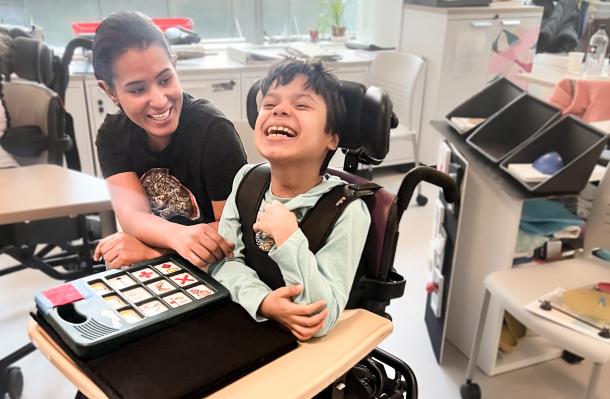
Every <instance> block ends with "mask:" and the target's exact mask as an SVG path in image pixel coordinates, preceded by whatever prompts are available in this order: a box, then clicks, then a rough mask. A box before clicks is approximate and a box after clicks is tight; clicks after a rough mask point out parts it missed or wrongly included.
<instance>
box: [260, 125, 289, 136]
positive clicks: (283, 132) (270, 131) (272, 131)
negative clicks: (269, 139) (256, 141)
mask: <svg viewBox="0 0 610 399" xmlns="http://www.w3.org/2000/svg"><path fill="white" fill-rule="evenodd" d="M296 135H297V134H296V133H295V131H294V130H292V129H290V128H289V127H286V126H269V127H268V128H267V130H265V136H285V137H296Z"/></svg>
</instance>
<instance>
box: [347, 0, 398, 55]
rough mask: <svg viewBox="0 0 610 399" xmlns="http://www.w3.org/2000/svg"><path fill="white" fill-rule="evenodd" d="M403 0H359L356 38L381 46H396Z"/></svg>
mask: <svg viewBox="0 0 610 399" xmlns="http://www.w3.org/2000/svg"><path fill="white" fill-rule="evenodd" d="M402 5H403V0H360V2H359V4H358V29H357V32H358V40H360V41H362V42H365V43H372V44H376V45H378V46H382V47H396V48H398V44H399V41H400V27H401V22H402Z"/></svg>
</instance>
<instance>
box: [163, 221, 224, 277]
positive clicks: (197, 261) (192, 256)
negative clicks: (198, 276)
mask: <svg viewBox="0 0 610 399" xmlns="http://www.w3.org/2000/svg"><path fill="white" fill-rule="evenodd" d="M168 234H170V244H171V247H172V249H173V250H174V251H176V252H178V254H180V256H182V257H183V258H184V259H186V260H188V261H189V262H191V263H192V264H194V265H195V266H197V267H200V268H203V267H207V266H209V265H211V264H212V263H215V262H217V261H219V260H221V259H224V258H225V257H227V256H228V257H233V248H235V245H234V244H232V243H230V242H229V241H227V240H225V239H224V238H222V236H221V235H220V234H218V232H217V231H216V230H214V228H213V227H211V226H209V225H207V224H205V223H201V224H195V225H192V226H182V225H176V228H175V229H172V230H171V231H168Z"/></svg>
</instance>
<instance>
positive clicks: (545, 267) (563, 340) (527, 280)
mask: <svg viewBox="0 0 610 399" xmlns="http://www.w3.org/2000/svg"><path fill="white" fill-rule="evenodd" d="M608 225H610V173H608V172H606V175H605V176H604V178H603V180H602V182H601V183H600V185H599V187H598V190H597V193H596V196H595V199H594V201H593V207H592V209H591V213H590V215H589V218H588V220H587V224H586V226H585V228H584V229H583V231H584V245H583V247H584V248H583V250H582V252H581V253H580V254H578V256H576V257H575V258H574V259H567V260H560V261H556V262H547V263H545V264H542V265H527V266H524V267H516V268H513V269H509V270H503V271H499V272H495V273H492V274H490V275H488V276H487V277H486V278H485V280H484V285H485V296H484V297H483V305H482V308H481V314H480V315H479V321H478V324H477V328H476V330H475V331H476V332H475V337H474V339H473V343H472V347H471V351H470V357H469V360H468V367H467V369H466V381H465V383H464V384H463V385H462V386H461V388H460V394H461V397H462V399H478V398H480V397H481V389H480V387H479V386H478V384H476V383H474V382H473V381H472V378H473V375H474V366H475V363H476V361H477V358H478V354H479V348H480V345H479V344H480V341H481V337H482V335H483V330H484V327H485V318H486V315H487V310H488V308H489V302H490V299H491V297H492V296H493V298H494V299H495V300H497V301H499V303H500V305H502V306H503V307H504V309H505V310H506V311H508V312H510V313H511V314H512V315H513V316H514V317H515V318H516V319H517V320H519V321H520V322H521V323H522V324H524V325H525V326H526V327H527V328H528V329H529V330H531V331H534V332H535V333H536V334H538V335H540V336H542V337H544V338H546V339H548V340H549V341H550V342H551V343H553V344H555V345H557V346H559V347H560V348H563V349H565V350H567V351H569V352H571V353H573V354H576V355H578V356H582V357H584V358H586V359H589V360H591V361H592V362H593V369H592V370H591V376H590V378H589V383H588V384H587V387H586V390H585V394H584V398H585V399H591V398H593V395H594V394H595V388H596V385H597V383H598V380H599V375H600V372H601V367H602V365H603V364H604V363H607V362H608V361H610V345H609V343H608V342H602V341H600V340H599V339H597V338H594V337H590V336H587V335H585V334H582V333H579V332H577V331H575V330H572V329H570V328H568V327H565V326H562V325H560V324H557V323H554V322H552V321H549V320H547V319H545V318H543V317H540V316H538V315H536V314H534V313H531V312H530V311H528V310H527V309H526V308H525V306H526V305H527V304H529V303H531V302H533V301H535V300H537V299H538V298H540V297H542V296H543V295H546V294H548V293H549V292H551V291H553V290H554V289H556V288H557V287H563V288H565V289H571V288H578V287H583V286H587V285H592V284H595V283H598V282H600V281H609V280H610V264H609V263H608V262H605V261H603V260H601V259H600V258H598V257H596V256H595V255H594V252H595V250H597V249H608V248H610V231H609V230H608Z"/></svg>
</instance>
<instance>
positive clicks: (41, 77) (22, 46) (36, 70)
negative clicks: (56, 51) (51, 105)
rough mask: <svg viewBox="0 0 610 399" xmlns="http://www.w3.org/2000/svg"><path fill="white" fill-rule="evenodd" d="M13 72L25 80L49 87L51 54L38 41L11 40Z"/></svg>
mask: <svg viewBox="0 0 610 399" xmlns="http://www.w3.org/2000/svg"><path fill="white" fill-rule="evenodd" d="M13 72H15V73H16V74H17V75H18V76H19V77H21V78H23V79H27V80H33V81H36V82H40V83H42V84H44V85H47V86H48V85H49V84H51V82H52V81H53V52H52V51H51V49H50V48H49V47H47V45H46V44H44V43H43V42H41V41H40V40H36V39H30V38H27V37H21V36H20V37H16V38H14V39H13Z"/></svg>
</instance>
